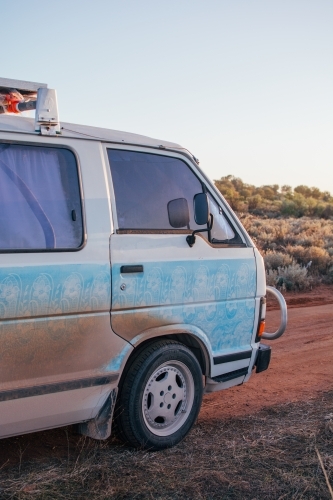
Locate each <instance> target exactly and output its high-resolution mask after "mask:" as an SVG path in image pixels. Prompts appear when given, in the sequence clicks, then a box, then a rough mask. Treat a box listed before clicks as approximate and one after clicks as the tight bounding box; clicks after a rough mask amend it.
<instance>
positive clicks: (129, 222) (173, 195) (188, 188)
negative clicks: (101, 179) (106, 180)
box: [108, 149, 202, 230]
mask: <svg viewBox="0 0 333 500" xmlns="http://www.w3.org/2000/svg"><path fill="white" fill-rule="evenodd" d="M108 156H109V161H110V166H111V174H112V181H113V187H114V192H115V198H116V206H117V216H118V225H119V229H142V230H145V229H151V230H154V229H156V230H161V229H162V230H174V228H173V227H172V226H171V225H170V222H169V216H168V203H169V202H170V201H171V200H175V199H179V198H185V199H186V200H187V204H188V208H189V213H190V224H189V225H190V228H191V229H199V226H197V225H196V224H195V222H194V215H193V197H194V195H195V194H197V193H202V184H201V182H200V181H199V179H198V178H197V177H196V176H195V175H194V173H193V172H192V170H191V169H190V168H189V167H188V166H187V164H186V163H185V162H184V161H182V160H179V159H178V158H172V157H170V156H162V155H156V154H150V153H138V152H135V151H122V150H119V149H117V150H115V149H108ZM200 228H202V226H200ZM180 229H186V227H184V228H180Z"/></svg>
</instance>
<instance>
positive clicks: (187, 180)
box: [108, 150, 256, 375]
mask: <svg viewBox="0 0 333 500" xmlns="http://www.w3.org/2000/svg"><path fill="white" fill-rule="evenodd" d="M108 155H109V160H110V166H111V174H112V180H113V188H114V193H115V202H116V211H117V217H118V227H119V230H118V231H117V232H116V234H113V235H112V236H111V262H112V312H111V317H112V320H111V321H112V328H113V330H114V331H115V332H116V333H117V334H118V335H121V336H122V337H123V338H125V339H127V340H132V339H134V338H135V337H136V336H137V335H139V334H141V333H143V332H145V331H147V330H149V329H151V328H156V327H163V326H167V325H173V324H181V325H188V326H189V327H190V326H191V327H196V328H198V329H199V330H200V331H201V332H202V333H203V334H204V335H205V336H206V338H208V341H209V343H210V345H211V349H212V353H213V356H214V357H220V356H223V355H225V354H228V353H230V352H239V351H247V352H248V351H251V349H252V347H251V339H252V335H253V331H254V317H255V295H256V264H255V258H254V253H253V249H252V248H248V247H246V244H245V243H244V242H243V240H242V238H241V237H240V235H238V234H237V233H236V230H235V229H234V228H233V227H232V226H231V225H230V224H229V223H228V221H227V220H226V218H225V217H224V216H223V213H222V209H221V207H220V206H219V205H218V204H217V202H216V201H215V199H214V198H215V197H213V196H212V195H211V194H210V193H209V200H210V213H212V214H213V217H214V220H215V223H213V228H212V231H211V234H210V235H209V234H208V231H207V229H208V226H207V225H206V226H198V225H197V224H196V223H195V220H194V211H193V200H194V197H195V196H196V195H197V194H198V193H202V192H204V191H205V190H206V189H207V187H206V186H203V184H202V183H201V181H200V180H199V178H198V177H197V175H196V174H195V173H194V172H193V171H192V169H191V168H190V167H189V165H187V164H186V163H185V162H184V161H183V160H181V159H178V158H173V157H170V156H165V157H163V156H161V155H154V154H150V153H136V152H133V151H119V150H108ZM208 189H209V188H208ZM175 199H184V200H186V201H187V204H188V206H189V209H190V221H189V227H187V228H186V227H184V228H179V230H178V231H177V230H175V229H174V227H172V226H171V225H170V220H169V218H168V203H169V202H170V201H171V200H175ZM184 220H185V219H184ZM205 227H206V232H205V233H201V234H200V235H199V234H197V235H196V239H195V244H194V245H193V247H190V246H189V245H188V243H187V241H186V234H184V233H186V229H187V230H188V233H190V232H191V231H193V230H198V229H205ZM214 240H215V242H216V244H215V243H214ZM221 244H222V245H221ZM127 266H132V267H133V266H136V267H133V271H132V272H126V269H127ZM250 357H251V356H247V358H246V360H244V361H242V367H243V366H248V365H249V363H250ZM224 371H225V366H223V364H219V363H216V366H214V374H215V375H218V374H219V373H223V372H224Z"/></svg>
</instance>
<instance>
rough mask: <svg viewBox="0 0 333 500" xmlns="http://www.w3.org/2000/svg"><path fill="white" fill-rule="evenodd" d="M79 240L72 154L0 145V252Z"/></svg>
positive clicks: (80, 229)
mask: <svg viewBox="0 0 333 500" xmlns="http://www.w3.org/2000/svg"><path fill="white" fill-rule="evenodd" d="M82 241H83V224H82V212H81V197H80V187H79V179H78V171H77V165H76V160H75V156H74V154H73V153H72V152H71V151H69V150H67V149H63V148H53V147H39V146H28V145H17V144H5V143H0V251H9V250H17V251H33V250H37V251H41V250H46V251H51V250H67V249H75V248H78V247H80V246H81V245H82Z"/></svg>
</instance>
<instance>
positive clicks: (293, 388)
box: [0, 286, 333, 468]
mask: <svg viewBox="0 0 333 500" xmlns="http://www.w3.org/2000/svg"><path fill="white" fill-rule="evenodd" d="M286 300H287V303H288V304H289V311H288V317H289V321H288V327H287V330H286V332H285V334H284V335H283V337H281V338H280V339H278V340H275V341H271V342H270V344H271V346H272V360H271V364H270V366H269V369H268V370H267V371H265V372H262V373H259V374H255V373H253V376H252V377H251V379H250V381H249V382H248V383H246V384H244V385H242V386H239V387H234V388H232V389H229V390H227V391H223V392H219V393H213V394H209V395H206V396H205V397H204V401H203V406H202V409H201V412H200V415H199V422H204V421H212V420H216V419H217V420H221V421H223V420H224V419H227V418H229V417H230V416H241V415H249V414H255V413H256V412H258V411H259V410H260V409H262V408H265V407H266V408H267V407H269V406H272V405H276V404H280V403H286V402H294V401H306V400H309V399H313V398H318V394H319V393H320V392H323V391H328V390H330V389H332V388H333V287H332V286H329V287H320V288H316V289H314V290H312V291H311V292H308V293H305V294H297V295H296V294H287V295H286ZM318 304H320V305H318ZM309 306H310V307H309ZM269 309H270V310H269V312H268V315H267V327H268V328H267V331H274V326H275V325H276V324H277V323H278V320H279V312H278V311H277V310H274V304H273V303H271V304H270V307H269ZM267 343H268V342H267ZM78 440H79V436H77V435H76V434H74V433H73V431H72V428H71V427H67V428H63V429H54V430H50V431H44V432H42V433H34V434H29V435H25V436H18V437H14V438H9V439H3V440H0V468H1V467H2V466H5V467H6V466H9V465H14V464H15V463H16V464H17V463H18V462H20V463H21V461H27V460H31V459H33V458H40V459H43V457H45V458H46V457H48V458H49V457H57V456H58V457H63V456H66V454H67V453H69V451H70V449H71V448H72V447H75V446H76V444H77V442H78Z"/></svg>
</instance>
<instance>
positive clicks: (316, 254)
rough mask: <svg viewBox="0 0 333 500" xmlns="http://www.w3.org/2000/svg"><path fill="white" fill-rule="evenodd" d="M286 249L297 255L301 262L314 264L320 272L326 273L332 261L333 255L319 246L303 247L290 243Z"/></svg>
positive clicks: (294, 255)
mask: <svg viewBox="0 0 333 500" xmlns="http://www.w3.org/2000/svg"><path fill="white" fill-rule="evenodd" d="M286 251H287V252H288V253H289V254H290V255H292V256H293V257H295V258H296V259H297V261H298V262H299V263H303V264H306V265H310V263H311V266H314V267H315V268H316V269H318V271H319V272H321V273H325V271H327V268H328V266H329V264H330V263H331V261H332V258H331V256H330V255H329V253H328V252H327V250H325V249H324V248H320V247H317V246H311V247H305V248H304V247H302V246H300V245H296V246H291V245H288V246H287V248H286Z"/></svg>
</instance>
